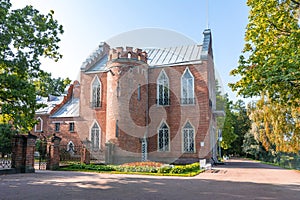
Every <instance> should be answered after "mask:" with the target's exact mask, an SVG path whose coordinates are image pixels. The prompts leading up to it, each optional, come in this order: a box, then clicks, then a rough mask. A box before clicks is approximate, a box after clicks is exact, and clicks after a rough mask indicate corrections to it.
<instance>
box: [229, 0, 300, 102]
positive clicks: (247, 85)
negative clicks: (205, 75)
mask: <svg viewBox="0 0 300 200" xmlns="http://www.w3.org/2000/svg"><path fill="white" fill-rule="evenodd" d="M247 5H248V6H249V7H250V12H249V17H248V18H249V23H248V25H247V29H246V34H245V42H246V43H245V47H244V50H243V54H242V55H241V56H240V60H239V66H238V68H237V69H234V70H232V71H231V75H234V76H240V77H241V78H240V80H239V81H237V82H236V83H234V84H230V86H231V87H232V89H233V90H235V91H238V94H240V95H243V96H244V97H253V96H260V95H261V94H263V95H267V97H268V98H270V99H272V100H276V101H278V102H279V103H282V104H285V105H287V104H296V105H297V106H299V97H300V93H299V90H300V70H299V66H300V28H299V10H300V1H299V0H247Z"/></svg>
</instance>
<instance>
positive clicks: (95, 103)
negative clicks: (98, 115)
mask: <svg viewBox="0 0 300 200" xmlns="http://www.w3.org/2000/svg"><path fill="white" fill-rule="evenodd" d="M91 104H92V107H93V108H98V107H100V106H101V84H100V81H99V79H98V77H96V78H95V80H94V81H93V84H92V103H91Z"/></svg>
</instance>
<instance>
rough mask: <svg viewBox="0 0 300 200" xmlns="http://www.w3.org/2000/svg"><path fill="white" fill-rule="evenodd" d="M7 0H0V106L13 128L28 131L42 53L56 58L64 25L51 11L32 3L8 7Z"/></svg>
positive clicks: (33, 110) (57, 57)
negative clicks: (34, 6) (40, 10)
mask: <svg viewBox="0 0 300 200" xmlns="http://www.w3.org/2000/svg"><path fill="white" fill-rule="evenodd" d="M11 6H12V5H11V3H10V1H9V0H1V1H0V82H1V85H0V108H1V112H0V114H1V115H3V116H4V115H5V117H6V118H8V121H9V122H10V123H11V125H12V128H13V129H16V130H18V131H19V132H21V133H26V132H27V131H29V130H31V129H32V127H33V125H34V123H35V120H34V115H35V110H37V109H38V108H39V107H40V106H41V105H38V104H37V103H36V95H38V94H39V92H38V90H37V88H36V85H35V84H34V83H36V82H37V81H39V80H40V79H39V78H40V77H39V76H40V75H41V74H42V73H43V71H42V70H41V69H40V65H41V63H40V58H41V57H42V56H44V57H47V58H50V59H54V60H55V61H57V60H58V59H59V58H61V57H62V55H61V54H60V53H59V52H58V49H59V47H58V42H59V41H60V39H59V35H60V34H62V33H63V28H62V26H61V25H59V24H58V22H57V21H56V20H55V19H53V14H54V12H53V11H50V13H48V14H46V15H43V14H41V13H39V11H38V10H36V9H34V8H33V7H32V6H26V7H24V8H22V9H16V10H12V9H11Z"/></svg>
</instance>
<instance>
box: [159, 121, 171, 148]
mask: <svg viewBox="0 0 300 200" xmlns="http://www.w3.org/2000/svg"><path fill="white" fill-rule="evenodd" d="M158 151H170V129H169V127H168V125H167V124H166V123H165V122H163V123H162V124H161V125H160V127H159V129H158Z"/></svg>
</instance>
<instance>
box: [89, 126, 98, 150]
mask: <svg viewBox="0 0 300 200" xmlns="http://www.w3.org/2000/svg"><path fill="white" fill-rule="evenodd" d="M99 144H100V127H99V126H98V124H97V123H94V125H93V127H92V129H91V145H92V149H93V151H98V150H99V149H100V148H99V147H100V146H99Z"/></svg>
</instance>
